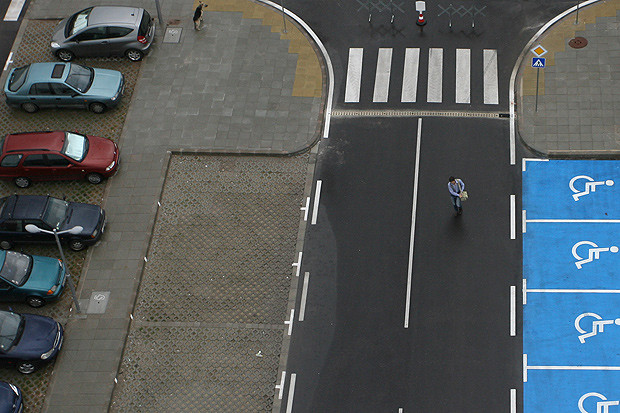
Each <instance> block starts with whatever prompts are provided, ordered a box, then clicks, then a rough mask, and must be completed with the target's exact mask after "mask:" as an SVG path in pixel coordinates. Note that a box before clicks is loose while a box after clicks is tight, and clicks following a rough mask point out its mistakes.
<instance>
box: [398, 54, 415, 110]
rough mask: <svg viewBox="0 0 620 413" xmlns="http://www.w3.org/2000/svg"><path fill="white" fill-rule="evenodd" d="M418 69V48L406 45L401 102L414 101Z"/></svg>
mask: <svg viewBox="0 0 620 413" xmlns="http://www.w3.org/2000/svg"><path fill="white" fill-rule="evenodd" d="M419 69H420V49H419V48H418V47H408V48H406V49H405V65H404V69H403V90H402V93H401V96H400V101H401V102H406V103H409V102H415V101H416V97H417V95H418V70H419Z"/></svg>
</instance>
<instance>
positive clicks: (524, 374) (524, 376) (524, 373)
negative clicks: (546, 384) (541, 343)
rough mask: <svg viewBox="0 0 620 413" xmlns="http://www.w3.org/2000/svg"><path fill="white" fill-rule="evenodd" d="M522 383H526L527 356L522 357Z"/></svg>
mask: <svg viewBox="0 0 620 413" xmlns="http://www.w3.org/2000/svg"><path fill="white" fill-rule="evenodd" d="M523 383H527V354H524V355H523Z"/></svg>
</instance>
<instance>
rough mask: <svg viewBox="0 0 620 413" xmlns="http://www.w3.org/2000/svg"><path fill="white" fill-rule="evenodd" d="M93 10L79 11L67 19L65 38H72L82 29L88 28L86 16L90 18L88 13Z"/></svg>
mask: <svg viewBox="0 0 620 413" xmlns="http://www.w3.org/2000/svg"><path fill="white" fill-rule="evenodd" d="M92 10H93V8H92V7H91V8H89V9H86V10H82V11H79V12H77V13H75V14H74V15H73V16H71V17H70V18H69V21H68V22H67V30H66V33H65V36H66V37H69V36H73V35H74V34H76V33H77V32H79V31H80V30H82V29H83V28H84V27H86V26H88V16H90V12H91V11H92Z"/></svg>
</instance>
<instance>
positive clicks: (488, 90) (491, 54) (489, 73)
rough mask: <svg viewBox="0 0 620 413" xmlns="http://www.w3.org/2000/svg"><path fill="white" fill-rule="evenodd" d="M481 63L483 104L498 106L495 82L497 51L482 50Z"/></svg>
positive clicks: (497, 91)
mask: <svg viewBox="0 0 620 413" xmlns="http://www.w3.org/2000/svg"><path fill="white" fill-rule="evenodd" d="M482 61H483V65H484V66H483V69H482V71H483V78H484V81H483V85H484V103H485V104H487V105H497V104H499V89H498V84H497V83H498V81H497V50H495V49H484V50H483V52H482Z"/></svg>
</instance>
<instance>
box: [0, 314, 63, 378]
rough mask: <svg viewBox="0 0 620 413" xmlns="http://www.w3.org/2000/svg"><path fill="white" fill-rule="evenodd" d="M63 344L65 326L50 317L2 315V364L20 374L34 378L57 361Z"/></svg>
mask: <svg viewBox="0 0 620 413" xmlns="http://www.w3.org/2000/svg"><path fill="white" fill-rule="evenodd" d="M62 340H63V329H62V326H61V325H60V323H58V322H57V321H55V320H53V319H51V318H49V317H44V316H40V315H34V314H17V313H14V312H11V311H0V361H2V362H4V363H5V364H7V365H11V366H16V367H17V370H18V371H19V372H20V373H23V374H30V373H32V372H34V371H35V370H36V369H37V368H38V367H39V366H41V365H42V364H43V363H47V362H49V361H51V360H53V359H54V357H56V355H57V354H58V352H59V351H60V348H61V347H62Z"/></svg>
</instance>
